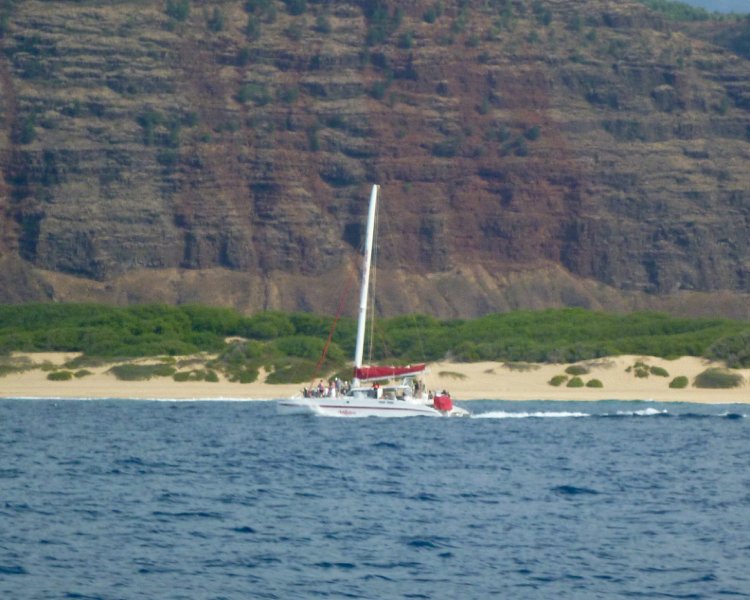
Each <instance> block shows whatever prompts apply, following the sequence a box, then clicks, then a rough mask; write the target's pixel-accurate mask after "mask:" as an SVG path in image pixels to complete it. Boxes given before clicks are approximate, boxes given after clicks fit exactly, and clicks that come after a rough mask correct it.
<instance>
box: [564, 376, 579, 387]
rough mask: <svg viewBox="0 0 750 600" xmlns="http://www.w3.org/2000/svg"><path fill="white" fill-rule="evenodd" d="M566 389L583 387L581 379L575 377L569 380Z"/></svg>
mask: <svg viewBox="0 0 750 600" xmlns="http://www.w3.org/2000/svg"><path fill="white" fill-rule="evenodd" d="M566 387H569V388H579V387H583V379H581V378H580V377H577V376H576V377H573V378H572V379H571V380H570V381H569V382H568V383H567V385H566Z"/></svg>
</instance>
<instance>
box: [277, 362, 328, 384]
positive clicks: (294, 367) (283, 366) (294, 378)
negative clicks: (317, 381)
mask: <svg viewBox="0 0 750 600" xmlns="http://www.w3.org/2000/svg"><path fill="white" fill-rule="evenodd" d="M316 364H317V362H316V361H312V360H305V359H300V358H289V359H284V360H279V361H277V362H275V363H274V364H273V365H272V370H271V372H270V373H269V374H268V377H266V382H267V383H305V382H308V381H310V380H311V379H312V378H313V377H315V376H316V375H318V374H317V373H316V372H315V366H316Z"/></svg>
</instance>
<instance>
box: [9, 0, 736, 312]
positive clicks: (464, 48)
mask: <svg viewBox="0 0 750 600" xmlns="http://www.w3.org/2000/svg"><path fill="white" fill-rule="evenodd" d="M3 10H4V12H3V14H4V15H5V17H3V20H2V23H1V24H0V25H2V30H3V32H4V33H3V37H2V40H0V42H1V45H2V49H3V54H2V55H1V56H0V86H2V126H3V135H2V138H0V163H1V165H0V166H2V171H3V175H4V178H3V182H2V190H0V192H1V193H0V301H19V300H23V299H40V298H49V299H57V300H83V299H89V300H101V301H112V302H122V303H124V302H143V301H163V302H189V301H201V302H207V303H213V304H229V305H234V306H236V307H238V308H240V309H242V310H246V311H251V310H258V309H261V308H282V309H309V310H316V311H321V312H328V311H332V310H334V309H335V306H336V303H337V299H338V296H339V295H340V293H341V290H342V289H343V288H345V287H346V285H347V284H346V283H345V282H348V281H349V279H350V278H351V277H352V276H353V275H354V273H355V271H356V268H357V261H358V258H357V257H358V250H359V246H360V242H361V239H360V238H361V235H362V227H363V221H364V218H365V213H366V202H367V197H368V193H369V185H370V184H371V183H379V184H381V185H382V199H383V202H382V208H381V212H380V224H381V227H380V235H379V242H380V248H379V260H380V264H381V269H380V270H379V277H380V281H379V283H380V285H381V287H382V288H384V290H385V292H386V293H385V294H380V296H381V297H384V298H385V299H383V300H381V306H380V308H381V310H382V311H383V312H385V313H395V312H400V311H404V310H409V311H417V310H419V311H428V312H432V313H434V314H438V315H440V316H472V315H477V314H482V313H486V312H491V311H495V310H505V309H508V308H516V307H534V308H536V307H543V306H557V305H564V304H568V305H571V304H572V305H584V306H591V307H609V308H617V309H627V308H636V307H647V306H648V307H655V308H665V309H668V310H675V311H680V312H710V311H717V310H718V311H723V312H725V313H730V314H740V315H745V316H750V313H748V310H750V309H745V308H743V307H745V306H747V305H750V303H747V302H746V299H747V298H746V296H745V295H746V294H747V293H748V292H750V169H748V165H749V164H750V163H749V162H748V158H749V157H750V141H749V140H750V77H749V76H750V62H749V61H748V60H747V59H746V58H743V57H741V56H738V55H736V54H734V53H732V52H731V51H729V50H726V49H724V48H722V47H720V46H718V45H714V44H712V43H710V42H709V41H705V39H711V36H703V38H705V39H699V38H700V36H699V35H698V34H697V33H696V32H695V31H688V30H685V31H680V30H679V29H678V28H677V26H676V25H675V24H671V23H667V22H666V21H664V20H662V19H661V18H660V17H658V16H657V15H654V14H653V13H650V12H649V11H647V10H646V9H645V8H644V7H642V6H641V5H639V4H637V3H634V2H628V1H626V0H616V1H615V0H612V1H610V0H586V1H585V2H584V1H581V0H547V1H543V2H526V1H520V0H515V1H510V0H508V1H505V0H494V1H478V0H477V1H461V2H458V1H452V0H444V1H443V2H437V3H435V2H432V1H430V2H422V1H415V2H410V3H402V2H395V1H390V2H389V1H385V0H382V1H376V0H367V1H365V0H362V1H359V2H337V1H331V2H312V1H308V2H304V1H301V0H300V1H292V0H287V1H284V2H282V1H276V0H250V1H249V2H246V1H234V0H227V1H225V2H221V3H216V2H199V1H198V0H191V1H187V0H170V1H169V2H166V3H163V2H141V1H136V0H122V1H120V2H116V3H111V2H103V1H102V2H99V1H94V0H92V1H90V2H73V1H68V2H65V1H45V2H41V1H33V0H28V1H15V2H13V1H10V0H7V1H6V2H4V9H3ZM711 27H716V24H712V25H711ZM732 27H734V28H735V29H736V27H737V26H736V25H732ZM735 34H736V32H735ZM712 36H713V37H716V35H715V32H714V33H713V34H712ZM406 292H410V293H406ZM415 292H418V293H415ZM718 292H720V295H715V294H717V293H718ZM712 294H714V295H712ZM399 297H400V298H406V299H404V300H399V299H397V298H399ZM719 298H721V301H717V299H719Z"/></svg>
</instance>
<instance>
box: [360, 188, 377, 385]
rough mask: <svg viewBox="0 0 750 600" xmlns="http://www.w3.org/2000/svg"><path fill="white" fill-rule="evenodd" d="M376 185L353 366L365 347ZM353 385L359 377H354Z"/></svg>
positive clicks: (372, 200) (367, 242)
mask: <svg viewBox="0 0 750 600" xmlns="http://www.w3.org/2000/svg"><path fill="white" fill-rule="evenodd" d="M378 187H379V186H377V185H373V186H372V192H371V193H370V209H369V211H368V213H367V237H366V238H365V254H364V259H365V260H364V265H363V268H362V288H361V289H360V292H359V318H358V320H357V346H356V350H355V353H354V367H355V368H357V369H358V368H359V367H361V366H362V353H363V351H364V347H365V324H366V321H367V292H368V291H369V288H370V265H371V264H372V239H373V236H374V233H375V208H376V206H377V204H378ZM354 385H359V379H357V378H356V377H355V378H354Z"/></svg>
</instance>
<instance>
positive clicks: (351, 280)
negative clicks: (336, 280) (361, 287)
mask: <svg viewBox="0 0 750 600" xmlns="http://www.w3.org/2000/svg"><path fill="white" fill-rule="evenodd" d="M355 279H356V278H355V277H354V274H351V276H350V277H349V283H348V284H347V286H346V289H344V291H343V292H342V293H341V296H340V297H339V303H338V307H337V308H336V316H335V317H334V319H333V323H332V324H331V330H330V331H329V332H328V339H327V340H326V343H325V346H323V352H322V353H321V355H320V358H319V359H318V364H316V365H315V369H314V370H313V376H312V381H311V382H310V387H311V388H312V387H313V385H314V384H315V380H316V379H317V378H318V371H319V370H320V367H321V366H322V365H323V361H325V359H326V356H327V355H328V347H329V346H330V345H331V340H332V339H333V334H334V332H335V331H336V325H337V324H338V322H339V319H340V318H341V313H342V311H343V310H344V304H345V303H346V301H347V300H348V299H349V294H350V293H351V291H352V284H353V283H354V281H355Z"/></svg>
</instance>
